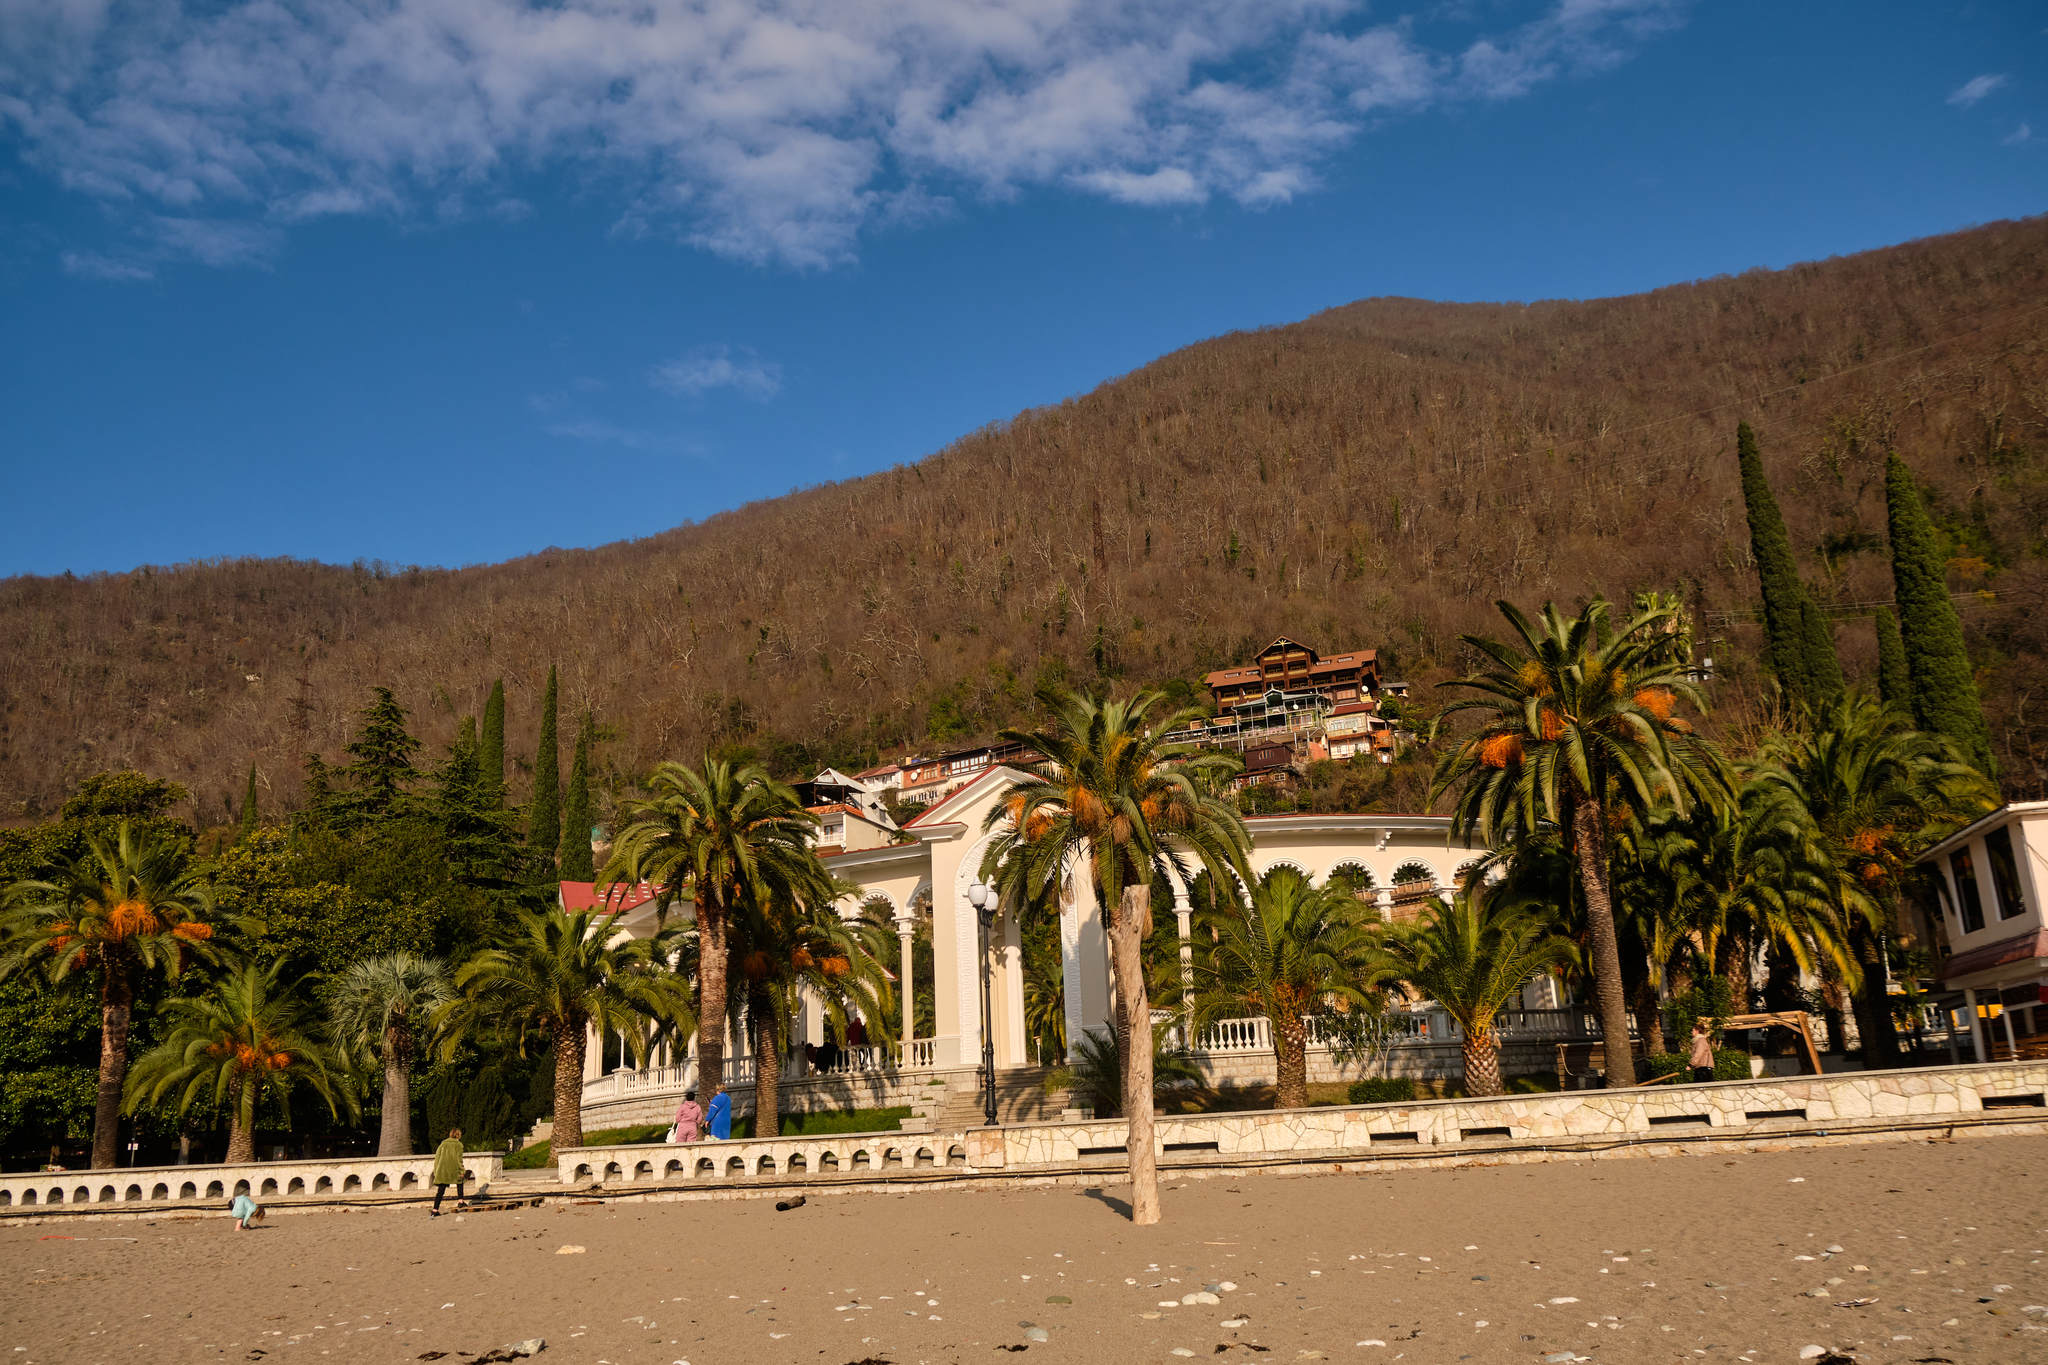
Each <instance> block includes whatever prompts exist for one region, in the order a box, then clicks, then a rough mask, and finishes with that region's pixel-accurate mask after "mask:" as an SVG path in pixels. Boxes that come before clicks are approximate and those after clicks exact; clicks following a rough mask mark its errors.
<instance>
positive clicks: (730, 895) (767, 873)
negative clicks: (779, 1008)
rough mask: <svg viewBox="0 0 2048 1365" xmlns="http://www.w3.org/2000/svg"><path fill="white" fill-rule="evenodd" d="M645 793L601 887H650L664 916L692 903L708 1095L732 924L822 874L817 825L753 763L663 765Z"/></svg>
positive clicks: (701, 1071)
mask: <svg viewBox="0 0 2048 1365" xmlns="http://www.w3.org/2000/svg"><path fill="white" fill-rule="evenodd" d="M648 787H649V789H650V791H651V793H652V794H651V795H650V796H649V797H648V798H647V800H645V801H642V802H639V803H637V804H636V805H635V806H634V807H633V808H632V810H631V811H630V813H629V818H628V823H627V824H626V826H625V828H624V829H622V830H620V831H619V835H618V838H617V840H616V841H615V842H614V843H613V845H612V852H611V856H610V857H609V858H608V859H606V861H605V865H604V868H603V870H602V871H601V872H600V873H599V874H598V883H599V885H600V887H603V886H607V885H610V884H612V883H616V882H622V881H623V882H643V881H644V882H648V883H651V884H652V885H653V886H654V887H655V891H656V897H657V905H658V906H659V909H660V912H661V913H662V914H666V912H667V909H668V907H669V906H671V905H673V904H675V903H676V902H678V901H681V900H684V899H692V898H694V900H695V902H696V921H697V936H698V972H697V993H698V999H697V1018H698V1020H699V1029H700V1032H699V1033H698V1036H697V1076H698V1081H699V1083H700V1084H701V1085H702V1087H703V1088H704V1091H705V1093H706V1094H709V1093H711V1092H712V1091H715V1090H717V1089H718V1088H719V1087H720V1086H722V1085H724V1084H725V1024H726V1013H727V1009H728V1001H727V993H726V972H727V970H728V967H729V965H730V950H731V944H730V943H729V942H728V937H729V928H730V924H731V920H732V917H733V916H734V915H735V914H739V913H744V911H745V910H746V908H747V907H748V906H749V905H756V906H759V905H773V904H776V903H778V902H784V903H787V902H791V901H796V900H799V899H801V895H800V892H801V891H802V889H803V888H804V887H806V886H808V885H809V884H810V883H811V881H812V880H813V879H814V878H815V877H817V876H818V875H820V869H819V864H818V855H817V854H816V852H815V851H813V849H812V848H811V844H810V836H811V833H812V831H813V829H814V827H815V826H816V825H817V823H818V822H817V817H816V816H814V815H811V814H810V813H809V812H807V811H806V810H804V808H803V804H802V803H801V802H800V801H799V800H798V798H797V794H796V793H795V792H794V791H793V790H791V789H790V788H789V787H787V786H785V785H784V784H782V783H780V782H777V781H776V780H775V779H774V778H772V777H770V776H769V775H768V773H767V770H766V769H763V768H761V767H758V766H755V765H748V766H746V767H743V768H742V767H735V766H734V765H732V764H730V763H727V762H725V761H724V760H722V759H716V758H710V757H706V758H705V760H704V768H703V771H702V772H699V771H697V770H696V769H693V768H689V767H686V766H684V765H683V764H681V763H664V764H662V765H661V766H660V767H658V768H656V769H655V770H654V775H653V777H652V778H650V779H649V780H648ZM559 1085H560V1083H559V1082H557V1088H558V1089H559Z"/></svg>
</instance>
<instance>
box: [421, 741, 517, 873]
mask: <svg viewBox="0 0 2048 1365" xmlns="http://www.w3.org/2000/svg"><path fill="white" fill-rule="evenodd" d="M434 778H435V789H434V797H433V806H432V810H433V816H434V821H435V823H436V824H438V825H439V826H440V827H441V835H442V838H443V839H445V840H446V841H447V857H448V863H449V868H450V870H451V871H452V872H453V873H454V874H455V876H456V878H457V879H458V880H460V881H465V882H468V883H470V884H472V885H478V884H488V885H495V884H498V883H500V882H501V881H502V880H503V878H504V875H505V873H506V872H507V870H508V868H507V865H506V864H507V860H508V855H509V853H510V852H511V841H512V833H511V830H510V829H509V828H507V825H508V822H509V821H510V819H511V817H510V816H509V815H507V814H506V813H505V812H504V810H502V809H501V808H500V807H499V805H498V803H497V801H496V799H495V798H494V797H493V796H492V794H491V791H490V774H489V773H487V772H485V771H484V768H483V746H482V743H481V742H480V741H479V740H478V739H477V733H476V721H475V720H474V719H472V718H471V717H469V716H464V717H463V718H462V725H461V728H460V729H458V730H457V731H456V733H455V742H454V743H452V744H450V745H449V746H448V757H447V758H446V759H445V760H443V761H442V763H441V766H440V767H439V768H437V769H436V770H435V772H434Z"/></svg>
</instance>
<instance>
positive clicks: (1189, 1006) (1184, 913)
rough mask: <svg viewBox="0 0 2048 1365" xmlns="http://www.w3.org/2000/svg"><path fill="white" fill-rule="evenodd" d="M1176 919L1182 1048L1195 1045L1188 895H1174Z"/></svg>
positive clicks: (1191, 923) (1191, 915) (1178, 892)
mask: <svg viewBox="0 0 2048 1365" xmlns="http://www.w3.org/2000/svg"><path fill="white" fill-rule="evenodd" d="M1173 914H1174V918H1175V919H1177V920H1179V921H1180V993H1181V1006H1180V1041H1181V1046H1182V1047H1190V1048H1191V1047H1193V1046H1194V1045H1195V944H1194V921H1195V913H1194V907H1193V905H1191V904H1190V903H1189V901H1188V893H1187V892H1185V891H1181V890H1175V891H1174V893H1173Z"/></svg>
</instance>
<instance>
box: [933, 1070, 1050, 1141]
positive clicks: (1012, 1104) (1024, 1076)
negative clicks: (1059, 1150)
mask: <svg viewBox="0 0 2048 1365" xmlns="http://www.w3.org/2000/svg"><path fill="white" fill-rule="evenodd" d="M1049 1070H1050V1068H1048V1067H1022V1068H1019V1069H1017V1070H1015V1071H999V1072H997V1073H996V1116H997V1118H998V1119H999V1120H1000V1121H1001V1122H1003V1123H1006V1124H1007V1123H1043V1122H1048V1121H1051V1120H1054V1119H1057V1118H1059V1116H1060V1111H1061V1110H1063V1109H1065V1108H1066V1107H1067V1103H1068V1100H1067V1092H1066V1091H1065V1090H1055V1091H1053V1092H1051V1093H1047V1091H1046V1088H1045V1078H1046V1075H1047V1073H1048V1072H1049ZM941 1079H942V1080H943V1084H941V1085H933V1086H927V1087H924V1088H923V1090H922V1092H921V1093H920V1094H919V1095H918V1096H917V1098H916V1099H914V1100H913V1101H912V1102H911V1110H912V1112H913V1113H914V1114H915V1115H916V1116H917V1117H918V1118H920V1119H922V1120H924V1121H925V1122H926V1123H928V1124H929V1125H930V1131H933V1132H957V1131H959V1130H960V1129H963V1128H979V1127H981V1126H982V1124H983V1123H984V1122H985V1118H986V1111H985V1109H984V1102H983V1099H982V1091H981V1080H980V1077H979V1076H978V1075H977V1074H976V1073H975V1072H973V1071H952V1072H947V1073H945V1074H944V1076H943V1077H942V1078H941Z"/></svg>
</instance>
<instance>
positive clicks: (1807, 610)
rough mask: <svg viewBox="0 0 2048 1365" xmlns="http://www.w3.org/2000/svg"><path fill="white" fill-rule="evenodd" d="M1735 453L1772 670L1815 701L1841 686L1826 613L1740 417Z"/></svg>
mask: <svg viewBox="0 0 2048 1365" xmlns="http://www.w3.org/2000/svg"><path fill="white" fill-rule="evenodd" d="M1735 452H1736V458H1737V459H1738V460H1739V461H1740V462H1741V464H1742V504H1743V507H1744V509H1745V510H1746V511H1747V512H1748V514H1749V544H1750V553H1751V554H1752V555H1753V556H1754V557H1755V559H1756V575H1757V580H1758V583H1759V585H1760V586H1761V587H1762V589H1763V599H1764V639H1765V644H1766V650H1767V653H1768V656H1769V659H1770V665H1771V672H1772V673H1774V674H1776V675H1777V678H1778V684H1779V686H1781V687H1783V688H1784V689H1785V694H1786V696H1788V697H1790V698H1791V699H1792V700H1793V701H1796V702H1805V703H1808V704H1811V705H1818V704H1820V703H1822V702H1824V701H1827V700H1829V699H1831V698H1833V697H1835V696H1839V695H1840V694H1841V691H1842V666H1841V664H1840V663H1838V662H1837V661H1836V659H1835V649H1834V642H1833V640H1832V639H1831V638H1830V635H1829V631H1828V624H1827V618H1826V616H1825V615H1823V614H1822V613H1821V611H1820V609H1819V607H1817V606H1816V605H1814V602H1813V597H1812V594H1811V593H1809V592H1808V591H1807V589H1806V584H1805V583H1804V582H1802V581H1801V580H1800V577H1799V563H1798V561H1797V560H1796V559H1795V558H1794V557H1793V555H1792V539H1791V537H1790V536H1788V535H1787V534H1786V533H1785V518H1784V515H1783V514H1782V513H1781V512H1779V510H1778V500H1777V498H1776V497H1775V496H1773V495H1772V493H1771V485H1770V481H1769V480H1768V479H1766V478H1765V477H1764V464H1763V457H1762V455H1760V454H1759V453H1758V451H1757V446H1756V433H1754V432H1752V431H1751V430H1750V429H1749V423H1747V422H1743V423H1741V424H1740V425H1738V426H1737V427H1736V428H1735Z"/></svg>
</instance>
